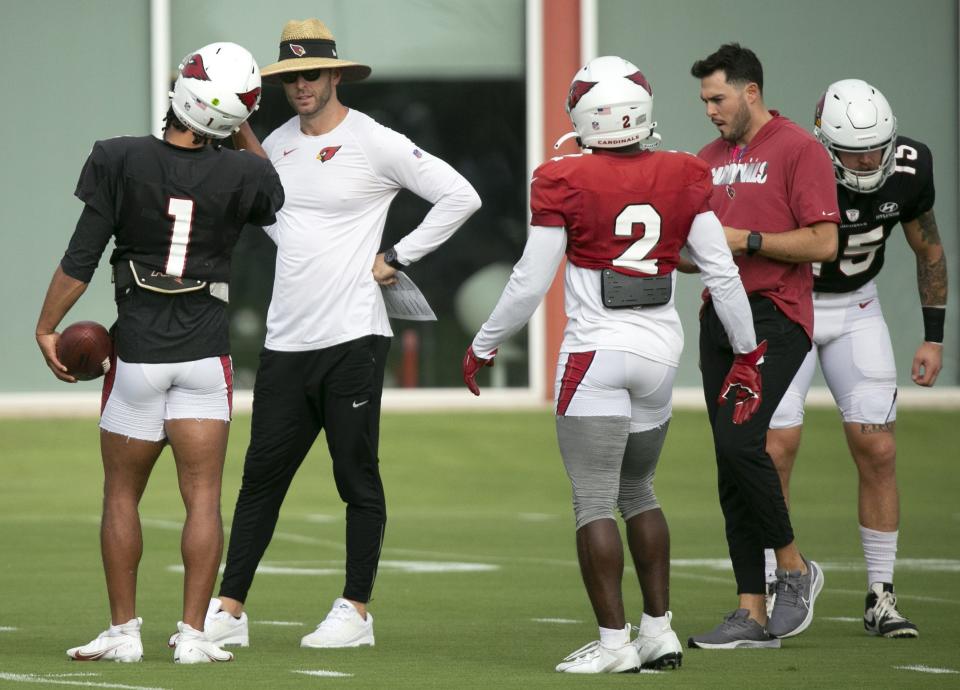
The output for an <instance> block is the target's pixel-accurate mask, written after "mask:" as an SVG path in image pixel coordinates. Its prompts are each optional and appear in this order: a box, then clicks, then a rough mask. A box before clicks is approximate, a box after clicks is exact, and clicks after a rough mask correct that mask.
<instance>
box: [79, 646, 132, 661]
mask: <svg viewBox="0 0 960 690" xmlns="http://www.w3.org/2000/svg"><path fill="white" fill-rule="evenodd" d="M122 645H123V642H121V643H120V644H116V645H114V646H112V647H108V648H107V649H104V650H103V651H100V652H97V653H96V654H83V653H81V652H79V651H78V652H76V654H75V656H74V657H73V659H74V661H96V660H97V659H99V658H100V657H102V656H103V655H104V654H106V653H107V652H112V651H113V650H114V649H117V648H118V647H120V646H122Z"/></svg>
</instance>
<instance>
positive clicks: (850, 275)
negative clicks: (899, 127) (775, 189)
mask: <svg viewBox="0 0 960 690" xmlns="http://www.w3.org/2000/svg"><path fill="white" fill-rule="evenodd" d="M896 157H897V160H896V168H895V169H894V173H893V174H892V175H891V176H890V177H888V178H887V181H886V182H884V183H883V186H882V187H880V189H878V190H877V191H875V192H872V193H870V194H856V193H854V192H851V191H850V190H849V189H847V188H846V187H843V186H842V185H839V184H838V185H837V200H838V201H839V202H840V226H839V228H838V231H839V246H838V248H837V259H835V260H834V261H831V262H830V263H822V264H819V263H818V264H814V265H813V270H814V283H813V289H814V290H815V291H817V292H852V291H854V290H856V289H857V288H859V287H861V286H862V285H864V284H866V283H867V282H868V281H869V280H871V279H872V278H874V277H875V276H876V275H877V274H878V273H879V272H880V269H881V268H882V267H883V251H884V248H885V246H886V242H887V238H888V237H890V233H891V232H892V231H893V227H894V226H895V225H896V224H897V223H903V222H908V221H912V220H915V219H916V218H917V217H918V216H920V214H922V213H926V212H927V211H929V210H930V209H932V208H933V200H934V189H933V156H931V154H930V149H928V148H927V147H926V145H925V144H921V143H920V142H919V141H915V140H913V139H908V138H907V137H897V141H896Z"/></svg>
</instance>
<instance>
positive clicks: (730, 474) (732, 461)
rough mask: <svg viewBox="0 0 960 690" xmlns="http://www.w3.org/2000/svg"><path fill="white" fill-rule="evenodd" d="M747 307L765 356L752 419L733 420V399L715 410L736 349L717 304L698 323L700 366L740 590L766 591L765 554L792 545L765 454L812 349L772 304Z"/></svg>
mask: <svg viewBox="0 0 960 690" xmlns="http://www.w3.org/2000/svg"><path fill="white" fill-rule="evenodd" d="M750 306H751V308H752V310H753V324H754V328H755V329H756V332H757V342H760V341H761V340H766V341H767V353H766V355H764V362H763V364H761V365H760V374H761V377H762V402H761V405H760V409H759V410H757V413H756V414H755V415H754V416H753V418H752V419H751V420H750V421H749V422H747V423H746V424H739V425H736V424H734V423H733V401H732V400H731V401H728V402H727V403H726V404H725V405H723V406H722V407H721V406H719V405H717V396H718V395H719V393H720V386H721V385H722V383H723V379H724V378H725V377H726V375H727V372H728V371H729V370H730V365H731V364H732V363H733V351H732V350H731V349H730V342H729V340H728V339H727V334H726V331H724V328H723V324H721V323H720V319H719V318H717V313H716V311H715V310H714V309H713V306H712V303H711V304H708V305H707V306H706V308H705V310H704V313H703V317H702V319H701V324H700V368H701V371H702V374H703V394H704V397H705V398H706V402H707V413H708V414H709V416H710V426H711V427H712V429H713V443H714V450H715V451H716V454H717V485H718V488H719V492H720V507H721V508H722V509H723V517H724V520H725V521H726V530H727V545H728V547H729V549H730V560H731V561H732V562H733V572H734V575H735V576H736V579H737V593H738V594H763V593H764V592H765V587H764V558H763V550H764V549H765V548H774V549H777V548H781V547H784V546H787V545H788V544H790V543H791V542H792V541H793V528H792V527H791V525H790V514H789V513H788V511H787V504H786V501H785V500H784V498H783V491H782V490H781V488H780V479H779V477H778V475H777V470H776V468H775V467H774V465H773V460H772V459H771V458H770V456H769V455H767V450H766V446H767V429H768V427H769V426H770V419H771V418H772V417H773V413H774V411H775V410H776V409H777V405H779V404H780V399H781V398H782V397H783V394H784V393H785V392H786V391H787V388H788V387H789V385H790V382H791V381H792V380H793V377H794V375H795V374H796V373H797V370H798V369H799V368H800V364H801V363H802V362H803V359H804V357H805V356H806V354H807V351H809V349H810V339H809V338H808V337H807V334H806V332H805V331H804V330H803V329H802V328H801V327H800V326H798V325H797V324H796V323H794V322H793V321H791V320H790V319H788V318H787V317H786V316H784V314H783V313H782V312H781V311H780V310H779V309H778V308H777V307H776V305H774V303H773V302H771V301H770V300H769V299H767V298H765V297H759V296H751V298H750ZM731 397H732V396H731Z"/></svg>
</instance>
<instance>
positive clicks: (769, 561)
mask: <svg viewBox="0 0 960 690" xmlns="http://www.w3.org/2000/svg"><path fill="white" fill-rule="evenodd" d="M763 560H764V564H763V576H764V578H765V582H766V583H767V584H768V585H769V584H770V583H771V582H776V581H777V554H776V552H774V550H773V549H764V550H763Z"/></svg>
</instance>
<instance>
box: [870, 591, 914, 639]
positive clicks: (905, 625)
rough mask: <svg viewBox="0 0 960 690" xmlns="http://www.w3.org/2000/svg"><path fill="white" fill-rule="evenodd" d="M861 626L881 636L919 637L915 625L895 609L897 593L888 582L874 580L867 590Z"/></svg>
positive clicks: (872, 633)
mask: <svg viewBox="0 0 960 690" xmlns="http://www.w3.org/2000/svg"><path fill="white" fill-rule="evenodd" d="M863 627H864V629H865V630H866V631H867V632H868V633H870V634H871V635H879V636H881V637H920V631H919V630H917V626H916V625H914V624H913V623H911V622H910V621H909V620H908V619H907V617H906V616H904V615H903V614H902V613H900V612H899V611H898V610H897V595H896V593H895V592H894V591H893V585H892V584H890V583H889V582H874V583H873V584H872V585H870V589H869V591H868V592H867V601H866V608H865V611H864V613H863Z"/></svg>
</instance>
